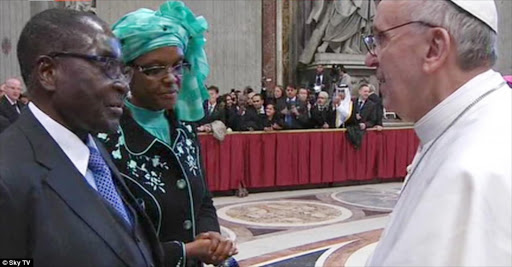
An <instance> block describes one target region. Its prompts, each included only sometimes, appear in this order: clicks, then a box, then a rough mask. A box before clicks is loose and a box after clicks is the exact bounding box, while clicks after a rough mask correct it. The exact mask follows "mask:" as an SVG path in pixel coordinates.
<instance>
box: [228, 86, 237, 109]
mask: <svg viewBox="0 0 512 267" xmlns="http://www.w3.org/2000/svg"><path fill="white" fill-rule="evenodd" d="M229 95H230V96H231V100H233V105H234V106H237V105H238V95H237V93H236V90H235V89H231V92H230V93H229Z"/></svg>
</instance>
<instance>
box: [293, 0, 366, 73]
mask: <svg viewBox="0 0 512 267" xmlns="http://www.w3.org/2000/svg"><path fill="white" fill-rule="evenodd" d="M375 9H376V7H375V0H315V1H314V3H313V9H312V10H311V13H310V14H309V17H308V19H307V21H306V23H307V24H310V23H312V22H313V21H314V22H316V23H317V24H316V27H315V29H314V30H313V33H312V35H311V38H310V39H309V40H308V42H307V44H306V46H305V48H304V51H303V53H302V55H301V56H300V58H299V61H300V62H301V63H304V64H309V63H310V62H311V60H312V59H313V56H314V54H315V53H316V52H318V53H342V54H363V53H364V51H365V50H364V43H363V40H362V38H363V35H366V34H369V33H370V31H371V25H372V22H373V17H374V16H375Z"/></svg>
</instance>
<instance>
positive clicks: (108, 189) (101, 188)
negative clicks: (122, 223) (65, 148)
mask: <svg viewBox="0 0 512 267" xmlns="http://www.w3.org/2000/svg"><path fill="white" fill-rule="evenodd" d="M88 147H89V151H90V152H91V155H90V156H89V169H90V170H91V171H92V173H93V174H94V181H95V182H96V187H97V188H98V193H99V194H100V195H101V196H102V197H103V198H104V199H105V200H106V201H107V202H108V203H109V204H110V205H111V206H112V207H113V208H114V209H115V210H116V211H117V212H118V213H119V215H121V217H123V219H125V220H126V222H128V224H129V225H131V222H130V218H129V217H128V213H127V211H126V208H125V206H124V204H123V201H122V200H121V197H120V196H119V194H118V193H117V190H116V187H115V186H114V182H113V181H112V173H111V171H110V169H109V167H108V166H107V163H105V160H104V159H103V157H102V156H101V154H100V152H99V151H98V150H97V149H96V148H94V147H91V146H88Z"/></svg>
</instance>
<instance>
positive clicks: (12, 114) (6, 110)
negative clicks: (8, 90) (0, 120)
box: [0, 95, 25, 123]
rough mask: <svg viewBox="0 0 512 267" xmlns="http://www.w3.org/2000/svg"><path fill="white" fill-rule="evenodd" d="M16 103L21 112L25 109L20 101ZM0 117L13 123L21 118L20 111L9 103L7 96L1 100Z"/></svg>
mask: <svg viewBox="0 0 512 267" xmlns="http://www.w3.org/2000/svg"><path fill="white" fill-rule="evenodd" d="M16 103H17V105H18V108H19V109H20V111H21V110H22V109H23V108H24V107H25V105H24V104H23V103H21V102H20V101H16ZM0 116H4V117H6V118H7V119H8V120H9V122H11V123H13V122H14V121H16V120H17V119H18V116H19V113H18V111H16V108H15V107H14V106H13V105H11V102H9V100H8V99H7V96H5V95H4V96H2V97H1V98H0Z"/></svg>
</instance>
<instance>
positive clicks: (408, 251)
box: [367, 70, 512, 266]
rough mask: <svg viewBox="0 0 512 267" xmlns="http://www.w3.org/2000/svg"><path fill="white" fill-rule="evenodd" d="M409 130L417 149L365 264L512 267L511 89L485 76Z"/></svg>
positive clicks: (496, 75)
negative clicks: (374, 246) (375, 244)
mask: <svg viewBox="0 0 512 267" xmlns="http://www.w3.org/2000/svg"><path fill="white" fill-rule="evenodd" d="M473 103H474V104H473ZM468 106H470V107H469V108H467V107H468ZM466 108H467V110H465V109H466ZM414 128H415V131H416V133H417V135H418V137H419V139H420V148H419V150H418V153H417V154H416V156H415V158H414V160H413V163H412V166H411V168H410V173H409V174H408V177H406V183H405V185H404V187H403V188H402V192H401V196H400V198H399V201H398V203H397V204H396V206H395V208H394V210H393V213H392V214H391V217H390V219H389V222H388V225H387V226H386V229H385V231H384V233H383V234H382V237H381V240H380V242H379V244H378V245H377V248H376V250H375V252H374V254H373V255H372V257H371V258H370V259H369V261H368V262H367V265H369V266H462V265H464V266H512V183H511V181H512V168H511V166H512V142H511V141H512V130H511V128H512V90H511V89H510V88H509V87H508V86H507V85H506V83H505V81H504V79H503V78H502V77H501V75H500V74H499V73H497V72H495V71H493V70H489V71H486V72H484V73H482V74H480V75H478V76H476V77H474V78H473V79H471V80H470V81H468V82H467V83H466V84H464V85H463V86H462V87H461V88H459V89H458V90H456V91H455V92H454V93H453V94H451V95H450V96H449V97H448V98H446V99H444V100H443V101H442V102H441V103H440V104H438V105H437V106H436V107H434V108H433V109H432V110H430V112H428V113H427V114H426V115H425V116H423V117H422V118H421V119H420V120H419V121H418V122H417V123H416V124H415V126H414ZM436 139H437V140H436Z"/></svg>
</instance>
